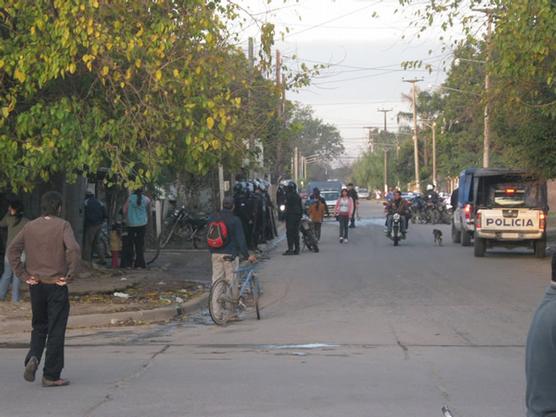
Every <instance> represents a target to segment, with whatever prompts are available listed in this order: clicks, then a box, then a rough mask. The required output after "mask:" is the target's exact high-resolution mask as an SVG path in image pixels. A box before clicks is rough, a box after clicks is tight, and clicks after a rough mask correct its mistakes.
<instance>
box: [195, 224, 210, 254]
mask: <svg viewBox="0 0 556 417" xmlns="http://www.w3.org/2000/svg"><path fill="white" fill-rule="evenodd" d="M207 233H208V228H207V227H206V226H203V227H201V228H200V229H197V230H196V231H195V234H194V235H193V247H194V248H195V249H206V248H207V247H208V244H207Z"/></svg>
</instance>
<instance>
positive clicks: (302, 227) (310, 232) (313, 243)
mask: <svg viewBox="0 0 556 417" xmlns="http://www.w3.org/2000/svg"><path fill="white" fill-rule="evenodd" d="M299 231H300V232H301V237H302V239H303V245H305V247H307V249H309V250H310V251H311V252H315V253H317V252H318V251H319V245H318V242H317V238H316V237H315V229H314V227H313V222H312V221H311V219H309V217H307V216H303V217H302V218H301V222H300V223H299Z"/></svg>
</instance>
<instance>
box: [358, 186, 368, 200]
mask: <svg viewBox="0 0 556 417" xmlns="http://www.w3.org/2000/svg"><path fill="white" fill-rule="evenodd" d="M357 195H358V196H359V198H361V199H364V200H368V199H369V198H370V196H371V195H370V194H369V189H368V188H359V189H358V190H357Z"/></svg>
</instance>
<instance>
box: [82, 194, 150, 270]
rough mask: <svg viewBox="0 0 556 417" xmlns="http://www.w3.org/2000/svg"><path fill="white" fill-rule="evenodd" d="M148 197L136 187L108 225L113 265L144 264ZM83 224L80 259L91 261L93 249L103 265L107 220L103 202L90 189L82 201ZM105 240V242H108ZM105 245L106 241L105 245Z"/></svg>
mask: <svg viewBox="0 0 556 417" xmlns="http://www.w3.org/2000/svg"><path fill="white" fill-rule="evenodd" d="M150 204H151V200H150V199H149V198H148V197H147V196H145V195H144V194H143V190H142V189H137V190H135V191H134V192H133V193H131V195H130V196H129V197H128V199H127V200H126V202H125V204H124V206H123V207H122V209H121V211H120V213H119V214H118V215H117V220H116V221H114V222H113V223H112V225H111V227H110V244H109V246H110V251H111V255H112V268H131V267H135V268H145V267H146V263H145V233H146V229H147V224H148V223H149V218H150ZM83 206H84V216H85V228H84V238H83V260H84V261H86V262H88V263H89V264H92V262H93V252H94V251H96V253H97V256H98V263H99V264H100V265H105V259H104V257H105V255H106V250H107V248H105V247H104V245H102V242H101V235H102V228H103V227H104V225H105V223H106V222H107V221H108V220H109V219H108V213H107V210H106V206H105V205H104V203H103V202H102V201H100V200H99V199H98V198H97V197H96V196H95V195H94V194H93V193H92V192H90V191H89V192H87V193H86V195H85V201H84V205H83ZM107 243H108V242H107ZM107 246H108V245H107Z"/></svg>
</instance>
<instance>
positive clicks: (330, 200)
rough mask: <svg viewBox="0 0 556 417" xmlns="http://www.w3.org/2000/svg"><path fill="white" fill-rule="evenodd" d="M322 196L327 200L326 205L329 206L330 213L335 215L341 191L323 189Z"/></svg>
mask: <svg viewBox="0 0 556 417" xmlns="http://www.w3.org/2000/svg"><path fill="white" fill-rule="evenodd" d="M320 196H321V197H322V198H324V200H325V201H326V207H328V212H329V213H330V215H331V216H332V215H334V209H335V208H336V201H337V200H338V198H340V191H336V190H321V192H320Z"/></svg>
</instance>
